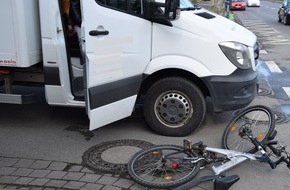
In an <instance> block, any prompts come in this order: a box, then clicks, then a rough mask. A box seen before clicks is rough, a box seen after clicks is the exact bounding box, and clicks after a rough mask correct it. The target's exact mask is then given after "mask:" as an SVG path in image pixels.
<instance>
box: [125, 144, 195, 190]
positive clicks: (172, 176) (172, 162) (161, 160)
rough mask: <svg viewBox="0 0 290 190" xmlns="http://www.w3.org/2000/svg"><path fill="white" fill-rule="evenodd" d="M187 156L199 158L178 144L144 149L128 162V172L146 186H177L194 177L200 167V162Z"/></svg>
mask: <svg viewBox="0 0 290 190" xmlns="http://www.w3.org/2000/svg"><path fill="white" fill-rule="evenodd" d="M185 157H191V158H196V159H198V154H197V153H195V152H188V151H187V150H186V149H185V148H183V147H181V146H176V145H159V146H156V147H152V148H149V149H143V150H141V151H139V152H137V153H136V154H135V155H134V156H133V157H132V158H131V159H130V161H129V162H128V173H129V176H130V177H131V178H132V180H134V181H135V182H136V183H138V184H140V185H143V186H145V187H149V188H162V189H164V188H172V187H176V186H179V185H181V184H184V183H186V182H188V181H189V180H191V179H192V178H194V176H195V175H196V174H197V173H198V171H199V169H200V162H197V163H192V162H191V161H192V160H188V159H184V158H185Z"/></svg>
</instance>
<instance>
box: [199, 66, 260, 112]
mask: <svg viewBox="0 0 290 190" xmlns="http://www.w3.org/2000/svg"><path fill="white" fill-rule="evenodd" d="M257 76H258V72H257V71H253V70H252V69H248V70H242V69H237V70H236V71H235V72H234V73H232V74H231V75H229V76H211V77H205V78H203V80H204V82H205V83H206V85H207V86H208V88H209V91H210V94H211V99H212V104H213V110H214V111H215V112H220V111H229V110H236V109H240V108H244V107H246V106H247V105H249V104H250V103H251V102H252V101H253V100H254V98H255V96H256V94H257V90H258V89H257V83H258V81H257Z"/></svg>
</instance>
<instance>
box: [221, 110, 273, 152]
mask: <svg viewBox="0 0 290 190" xmlns="http://www.w3.org/2000/svg"><path fill="white" fill-rule="evenodd" d="M246 127H247V128H249V129H250V130H251V132H252V135H253V137H256V138H257V139H258V140H259V141H260V142H261V143H262V144H263V143H264V142H265V141H266V140H267V138H268V136H269V135H270V134H271V133H272V132H273V130H274V128H275V117H274V114H273V112H272V111H271V109H270V108H269V107H266V106H263V105H255V106H251V107H248V108H245V109H244V110H242V111H241V112H240V113H238V114H237V116H235V117H234V118H233V120H232V121H231V122H230V124H229V125H228V126H227V127H226V129H225V131H224V133H223V137H222V146H223V147H224V148H226V149H229V150H235V151H239V152H247V153H255V152H257V151H258V150H257V148H256V147H255V145H254V144H253V143H252V142H251V141H250V139H249V138H248V137H247V136H245V135H242V133H241V130H243V129H244V128H246Z"/></svg>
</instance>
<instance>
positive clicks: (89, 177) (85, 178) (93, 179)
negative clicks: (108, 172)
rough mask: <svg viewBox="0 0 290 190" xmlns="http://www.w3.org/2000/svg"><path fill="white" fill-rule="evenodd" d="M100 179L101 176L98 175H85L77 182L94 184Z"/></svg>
mask: <svg viewBox="0 0 290 190" xmlns="http://www.w3.org/2000/svg"><path fill="white" fill-rule="evenodd" d="M100 177H101V175H98V174H85V175H84V176H83V177H82V178H81V179H80V180H79V181H84V182H91V183H94V182H96V181H97V180H98V179H100Z"/></svg>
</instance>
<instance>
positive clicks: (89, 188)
mask: <svg viewBox="0 0 290 190" xmlns="http://www.w3.org/2000/svg"><path fill="white" fill-rule="evenodd" d="M103 187H104V185H100V184H94V183H87V184H86V185H85V186H84V187H82V188H81V189H80V190H100V189H102V188H103Z"/></svg>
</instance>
